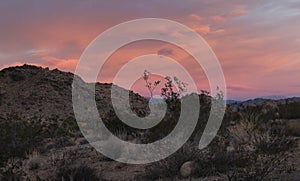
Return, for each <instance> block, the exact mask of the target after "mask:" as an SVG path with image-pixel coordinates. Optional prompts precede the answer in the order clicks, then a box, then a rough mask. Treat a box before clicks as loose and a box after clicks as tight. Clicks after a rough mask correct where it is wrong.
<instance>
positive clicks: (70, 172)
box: [56, 166, 100, 181]
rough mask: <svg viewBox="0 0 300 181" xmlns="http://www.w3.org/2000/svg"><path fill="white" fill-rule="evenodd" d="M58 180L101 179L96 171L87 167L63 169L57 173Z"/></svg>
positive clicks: (87, 180) (82, 180)
mask: <svg viewBox="0 0 300 181" xmlns="http://www.w3.org/2000/svg"><path fill="white" fill-rule="evenodd" d="M56 180H58V181H59V180H64V181H90V180H91V181H94V180H95V181H96V180H100V178H98V177H97V175H96V172H95V170H93V169H91V168H89V167H86V166H80V167H75V168H61V169H60V170H59V171H58V173H57V176H56Z"/></svg>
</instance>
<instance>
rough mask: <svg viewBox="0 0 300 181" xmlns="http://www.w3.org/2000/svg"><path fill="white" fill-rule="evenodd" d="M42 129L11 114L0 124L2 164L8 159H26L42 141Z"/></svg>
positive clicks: (0, 157) (0, 158)
mask: <svg viewBox="0 0 300 181" xmlns="http://www.w3.org/2000/svg"><path fill="white" fill-rule="evenodd" d="M40 129H41V128H40V127H39V126H37V125H35V124H31V123H30V122H28V121H25V120H24V119H23V118H21V117H20V116H19V115H18V114H9V115H7V116H6V118H4V119H3V120H1V122H0V147H1V149H0V163H3V162H5V161H6V160H7V159H8V158H12V157H24V156H25V154H26V152H27V151H28V150H31V149H33V148H34V147H35V146H36V145H37V144H38V143H39V141H40V135H39V131H40Z"/></svg>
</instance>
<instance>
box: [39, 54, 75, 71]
mask: <svg viewBox="0 0 300 181" xmlns="http://www.w3.org/2000/svg"><path fill="white" fill-rule="evenodd" d="M42 60H44V61H46V62H47V63H46V64H47V65H49V66H50V67H54V68H59V69H61V70H65V71H71V72H74V71H75V68H76V65H77V63H78V59H59V58H56V57H51V56H46V57H43V58H42Z"/></svg>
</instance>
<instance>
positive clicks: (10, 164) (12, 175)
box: [0, 159, 25, 181]
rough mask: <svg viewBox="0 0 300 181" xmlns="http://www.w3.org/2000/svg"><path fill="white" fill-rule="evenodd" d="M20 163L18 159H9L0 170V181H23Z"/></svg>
mask: <svg viewBox="0 0 300 181" xmlns="http://www.w3.org/2000/svg"><path fill="white" fill-rule="evenodd" d="M21 165H22V161H21V160H18V159H9V160H8V161H7V162H5V166H4V167H1V168H0V180H3V181H4V180H5V181H6V180H7V181H19V180H24V178H23V176H24V175H25V173H24V171H23V170H22V169H20V168H21Z"/></svg>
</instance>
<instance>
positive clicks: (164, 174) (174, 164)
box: [144, 142, 205, 180]
mask: <svg viewBox="0 0 300 181" xmlns="http://www.w3.org/2000/svg"><path fill="white" fill-rule="evenodd" d="M201 158H202V156H201V152H200V150H199V149H198V147H197V145H195V144H193V143H191V142H187V143H185V145H184V146H183V147H181V148H180V149H179V150H178V151H177V152H175V153H174V154H172V155H171V156H169V157H168V158H166V159H164V160H160V161H158V162H155V163H152V164H150V165H148V166H147V167H146V174H145V178H144V179H151V180H155V179H159V178H174V177H180V175H179V170H180V167H181V166H182V165H183V164H184V163H185V162H187V161H197V162H198V163H199V162H200V161H201ZM204 166H205V165H204V164H202V165H201V167H199V168H203V167H204ZM196 173H197V174H199V169H198V171H196Z"/></svg>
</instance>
